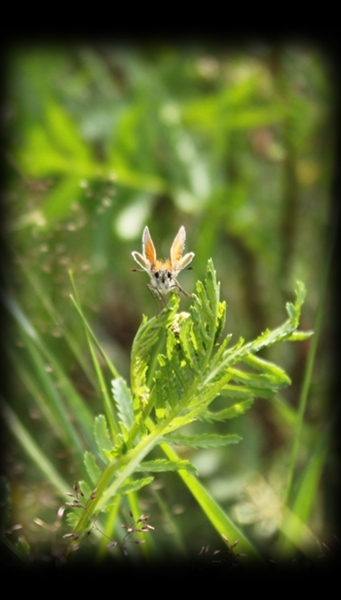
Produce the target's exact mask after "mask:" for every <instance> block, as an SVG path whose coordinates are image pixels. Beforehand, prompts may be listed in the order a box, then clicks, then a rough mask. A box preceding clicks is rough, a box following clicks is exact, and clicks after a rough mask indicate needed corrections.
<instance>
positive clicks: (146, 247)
mask: <svg viewBox="0 0 341 600" xmlns="http://www.w3.org/2000/svg"><path fill="white" fill-rule="evenodd" d="M142 249H143V255H144V257H145V259H146V260H147V261H148V262H149V264H150V266H151V265H153V264H155V262H156V251H155V246H154V244H153V240H152V238H151V237H150V233H149V229H148V227H145V228H144V230H143V235H142Z"/></svg>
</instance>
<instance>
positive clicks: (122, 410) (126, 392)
mask: <svg viewBox="0 0 341 600" xmlns="http://www.w3.org/2000/svg"><path fill="white" fill-rule="evenodd" d="M111 388H112V392H113V396H114V400H115V402H116V406H117V412H118V416H119V419H120V421H121V423H123V425H124V427H125V428H126V430H128V429H130V427H131V426H132V425H133V423H134V420H135V416H134V411H133V398H132V395H131V393H130V389H129V388H128V386H127V384H126V382H125V381H124V379H122V378H121V377H117V379H113V380H112V382H111Z"/></svg>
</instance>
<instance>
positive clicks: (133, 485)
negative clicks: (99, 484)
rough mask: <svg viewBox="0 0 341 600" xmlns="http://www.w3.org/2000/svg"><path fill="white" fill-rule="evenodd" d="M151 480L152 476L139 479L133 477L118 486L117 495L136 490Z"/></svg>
mask: <svg viewBox="0 0 341 600" xmlns="http://www.w3.org/2000/svg"><path fill="white" fill-rule="evenodd" d="M153 480H154V477H141V478H140V479H134V481H129V482H125V483H123V484H122V485H120V486H119V488H118V489H117V492H116V493H117V495H118V496H124V495H125V494H131V493H132V492H138V490H140V489H141V488H143V487H145V486H146V485H149V484H150V483H151V482H152V481H153Z"/></svg>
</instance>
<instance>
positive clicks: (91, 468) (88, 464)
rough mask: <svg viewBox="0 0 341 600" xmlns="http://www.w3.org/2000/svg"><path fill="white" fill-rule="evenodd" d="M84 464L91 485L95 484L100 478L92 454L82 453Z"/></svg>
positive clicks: (99, 471)
mask: <svg viewBox="0 0 341 600" xmlns="http://www.w3.org/2000/svg"><path fill="white" fill-rule="evenodd" d="M84 464H85V468H86V470H87V473H88V475H89V477H90V479H91V481H92V483H93V484H96V483H97V482H98V480H99V478H100V476H101V470H100V468H99V466H98V465H97V462H96V459H95V457H94V455H93V454H92V452H89V451H86V452H84Z"/></svg>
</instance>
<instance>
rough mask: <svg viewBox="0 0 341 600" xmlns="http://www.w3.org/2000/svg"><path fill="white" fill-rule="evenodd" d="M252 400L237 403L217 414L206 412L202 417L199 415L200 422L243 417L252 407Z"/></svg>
mask: <svg viewBox="0 0 341 600" xmlns="http://www.w3.org/2000/svg"><path fill="white" fill-rule="evenodd" d="M253 402H254V399H253V398H249V399H248V400H244V401H243V402H237V403H236V404H234V405H233V406H229V407H228V408H224V409H223V410H220V411H218V412H211V411H209V410H207V411H206V412H204V413H203V414H202V415H200V420H203V421H209V422H210V421H226V420H227V419H234V418H236V417H239V416H240V415H243V414H244V413H245V412H246V411H247V410H249V408H251V406H252V405H253Z"/></svg>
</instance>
